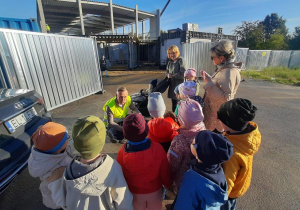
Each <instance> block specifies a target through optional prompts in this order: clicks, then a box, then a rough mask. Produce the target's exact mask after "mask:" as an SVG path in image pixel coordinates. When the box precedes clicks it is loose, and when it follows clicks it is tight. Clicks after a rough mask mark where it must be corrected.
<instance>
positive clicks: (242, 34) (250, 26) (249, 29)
mask: <svg viewBox="0 0 300 210" xmlns="http://www.w3.org/2000/svg"><path fill="white" fill-rule="evenodd" d="M258 23H259V21H258V20H257V21H254V22H251V21H242V26H237V27H236V28H235V29H234V31H233V32H234V35H235V36H237V37H238V39H239V43H238V44H239V47H249V48H250V46H249V43H248V42H249V39H250V38H251V37H252V33H253V31H255V30H256V29H257V26H258ZM250 45H251V44H250Z"/></svg>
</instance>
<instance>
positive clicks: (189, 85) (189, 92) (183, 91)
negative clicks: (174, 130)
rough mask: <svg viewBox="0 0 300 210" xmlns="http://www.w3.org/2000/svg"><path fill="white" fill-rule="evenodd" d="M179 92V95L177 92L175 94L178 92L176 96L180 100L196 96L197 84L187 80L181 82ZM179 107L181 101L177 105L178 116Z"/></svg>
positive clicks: (176, 112) (176, 113)
mask: <svg viewBox="0 0 300 210" xmlns="http://www.w3.org/2000/svg"><path fill="white" fill-rule="evenodd" d="M176 88H177V87H176ZM175 90H176V89H175ZM174 92H175V91H174ZM177 92H178V95H177V93H175V94H176V97H177V98H178V100H179V101H184V100H186V99H187V98H193V97H194V96H195V93H196V85H195V83H194V82H191V81H186V82H184V83H181V84H180V85H178V90H177ZM178 108H179V103H177V106H176V109H175V115H176V116H178Z"/></svg>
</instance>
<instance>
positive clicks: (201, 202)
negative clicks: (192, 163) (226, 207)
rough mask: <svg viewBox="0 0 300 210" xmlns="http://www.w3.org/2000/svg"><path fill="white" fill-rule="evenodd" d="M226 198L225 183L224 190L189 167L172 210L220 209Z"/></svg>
mask: <svg viewBox="0 0 300 210" xmlns="http://www.w3.org/2000/svg"><path fill="white" fill-rule="evenodd" d="M227 199H228V195H227V184H226V190H224V189H222V188H221V187H220V186H219V185H217V184H215V183H214V182H212V181H210V180H209V179H207V178H205V177H203V176H201V175H200V174H198V173H197V172H195V171H194V170H193V169H192V168H191V169H189V170H188V171H187V172H186V173H185V175H184V180H183V182H182V184H181V187H180V190H179V193H178V196H177V199H176V202H175V205H174V210H177V209H178V210H182V209H185V210H190V209H199V210H200V209H220V206H221V205H223V204H224V203H225V202H226V201H227Z"/></svg>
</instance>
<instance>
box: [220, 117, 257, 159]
mask: <svg viewBox="0 0 300 210" xmlns="http://www.w3.org/2000/svg"><path fill="white" fill-rule="evenodd" d="M249 125H250V126H251V127H252V129H251V131H250V132H248V133H244V134H239V135H227V134H226V135H225V136H226V137H227V138H228V139H229V140H230V141H231V143H232V144H233V145H234V149H235V151H236V150H237V151H239V152H241V153H242V154H243V155H247V156H249V155H254V154H255V153H257V151H258V149H259V147H260V143H261V134H260V132H259V130H258V126H257V124H256V123H254V122H249Z"/></svg>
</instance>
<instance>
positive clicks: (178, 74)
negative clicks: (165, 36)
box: [166, 45, 186, 112]
mask: <svg viewBox="0 0 300 210" xmlns="http://www.w3.org/2000/svg"><path fill="white" fill-rule="evenodd" d="M167 54H168V58H169V59H170V61H169V62H168V64H167V71H166V74H167V76H168V78H170V86H169V90H168V98H171V100H172V111H173V112H174V111H175V109H176V105H177V98H176V95H175V93H174V90H175V88H176V86H177V85H179V84H181V83H183V80H184V72H185V69H186V67H185V61H184V60H183V59H182V58H181V57H179V56H180V52H179V49H178V47H177V46H175V45H172V46H170V47H169V48H168V51H167Z"/></svg>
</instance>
